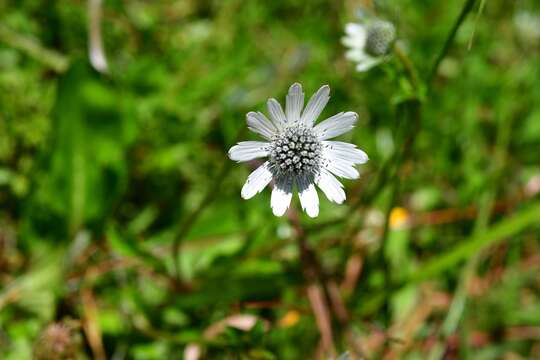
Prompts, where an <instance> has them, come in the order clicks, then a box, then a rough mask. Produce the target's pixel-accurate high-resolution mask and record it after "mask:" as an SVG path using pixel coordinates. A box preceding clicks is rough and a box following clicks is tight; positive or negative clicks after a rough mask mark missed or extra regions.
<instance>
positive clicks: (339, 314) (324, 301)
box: [289, 209, 363, 358]
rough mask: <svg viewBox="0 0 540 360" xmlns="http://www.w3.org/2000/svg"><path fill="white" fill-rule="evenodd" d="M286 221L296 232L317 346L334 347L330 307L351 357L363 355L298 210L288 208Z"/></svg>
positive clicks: (338, 293)
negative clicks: (311, 244)
mask: <svg viewBox="0 0 540 360" xmlns="http://www.w3.org/2000/svg"><path fill="white" fill-rule="evenodd" d="M289 221H290V222H291V225H292V226H293V228H294V230H295V233H296V238H297V241H298V248H299V253H300V262H301V266H302V272H303V274H304V278H305V280H306V282H307V283H308V289H307V291H308V298H309V300H310V303H311V306H312V308H313V312H314V315H315V318H316V321H317V326H318V327H319V331H320V333H321V338H322V339H321V340H322V343H321V345H322V346H323V348H324V349H326V350H329V349H328V346H330V351H331V353H332V354H333V353H334V349H335V346H334V342H333V336H332V327H331V317H330V315H331V313H330V310H332V313H333V314H334V316H335V318H336V320H337V321H338V322H339V324H340V325H341V327H342V328H343V331H344V333H345V336H346V338H347V340H348V342H349V345H350V346H351V351H352V352H353V356H354V357H353V358H361V357H362V354H363V351H362V346H361V344H360V342H359V341H358V340H357V339H356V337H355V336H354V334H353V332H352V329H351V326H350V316H349V312H348V310H347V307H346V306H345V303H344V301H343V299H342V296H341V293H340V289H339V287H338V285H337V284H336V282H335V281H334V280H332V279H329V278H328V276H327V275H326V273H325V271H324V269H323V267H322V265H321V262H320V261H319V259H318V257H317V254H316V252H315V251H314V250H313V249H312V248H311V247H310V246H309V244H308V241H307V236H306V233H305V231H304V229H303V227H302V225H301V224H300V219H299V216H298V212H297V211H296V210H295V209H291V210H290V211H289Z"/></svg>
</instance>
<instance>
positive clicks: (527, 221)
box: [405, 201, 540, 282]
mask: <svg viewBox="0 0 540 360" xmlns="http://www.w3.org/2000/svg"><path fill="white" fill-rule="evenodd" d="M539 222H540V201H536V202H534V203H533V204H532V205H530V206H528V207H527V208H525V209H523V210H521V211H519V212H517V213H516V214H515V215H513V216H512V217H510V218H509V219H507V220H502V221H501V222H499V223H498V224H496V225H494V226H493V227H491V228H489V229H487V230H486V231H485V232H483V233H480V234H477V235H474V236H472V237H471V238H470V239H468V240H466V241H465V242H463V243H462V244H459V245H457V246H456V247H455V248H454V249H452V250H450V251H448V252H446V253H444V254H443V255H441V256H438V257H436V258H435V259H433V260H430V261H428V262H427V263H426V264H425V265H423V266H421V267H420V268H419V269H418V270H417V271H416V272H415V273H413V274H412V275H411V276H409V277H408V279H407V280H406V281H405V282H418V281H422V280H426V279H429V278H432V277H433V276H435V275H437V274H440V273H441V272H443V271H445V270H447V269H449V268H451V267H452V266H454V265H455V264H456V263H458V262H460V261H461V260H464V259H466V258H468V257H470V256H472V255H474V254H476V253H477V252H478V251H480V250H482V249H483V248H485V247H487V246H491V245H494V244H497V243H499V242H500V241H502V240H503V239H504V238H507V237H509V236H512V235H516V234H517V233H519V232H520V231H522V230H524V229H525V228H527V227H529V226H532V225H536V224H538V223H539Z"/></svg>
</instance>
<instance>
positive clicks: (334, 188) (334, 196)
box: [315, 169, 345, 204]
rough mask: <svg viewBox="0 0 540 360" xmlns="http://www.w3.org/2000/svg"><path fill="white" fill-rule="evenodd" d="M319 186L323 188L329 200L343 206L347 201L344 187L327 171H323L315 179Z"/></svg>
mask: <svg viewBox="0 0 540 360" xmlns="http://www.w3.org/2000/svg"><path fill="white" fill-rule="evenodd" d="M315 182H316V183H317V186H319V188H321V190H322V191H323V192H324V194H325V195H326V197H327V198H328V200H330V201H333V202H335V203H338V204H341V203H343V201H345V191H343V185H342V184H341V183H340V182H339V181H338V180H337V179H336V178H335V177H334V175H332V174H330V173H329V172H328V171H327V170H325V169H321V172H320V173H319V175H318V176H317V178H316V179H315Z"/></svg>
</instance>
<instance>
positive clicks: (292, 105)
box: [229, 83, 368, 217]
mask: <svg viewBox="0 0 540 360" xmlns="http://www.w3.org/2000/svg"><path fill="white" fill-rule="evenodd" d="M329 94H330V87H329V86H328V85H324V86H322V87H321V88H320V89H319V90H318V91H317V92H316V93H315V95H313V96H312V97H311V99H310V100H309V102H308V104H307V106H306V108H305V109H304V111H302V108H303V107H304V93H303V92H302V86H301V85H300V84H298V83H296V84H293V85H292V86H291V87H290V88H289V93H288V95H287V101H286V107H285V112H284V111H283V109H282V108H281V105H280V104H279V102H277V100H276V99H269V100H268V103H267V105H268V112H269V114H270V119H271V120H268V118H267V117H266V116H265V115H264V114H263V113H261V112H250V113H248V114H247V124H248V128H249V129H250V130H251V131H253V132H255V133H257V134H259V135H261V136H262V137H263V138H264V139H265V140H266V141H242V142H240V143H238V144H237V145H235V146H233V147H232V148H231V149H230V150H229V157H230V158H231V159H232V160H235V161H238V162H242V161H250V160H253V159H255V158H262V157H267V158H268V160H267V161H266V162H265V163H264V164H262V165H261V166H259V167H258V168H257V169H256V170H255V171H253V172H252V173H251V174H250V175H249V177H248V179H247V181H246V183H245V185H244V187H243V188H242V192H241V194H242V197H243V198H244V199H250V198H252V197H253V196H255V195H256V194H258V193H259V192H261V191H262V190H263V189H264V188H265V187H266V185H268V183H270V181H271V180H274V189H273V190H272V196H271V201H270V205H271V207H272V210H273V213H274V215H276V216H282V215H283V214H285V212H286V211H287V209H288V208H289V205H290V202H291V198H292V193H293V187H294V186H296V187H297V190H298V193H299V197H300V203H301V205H302V209H303V210H305V211H306V212H307V214H308V215H309V216H310V217H316V216H317V215H318V214H319V197H318V195H317V190H315V186H314V184H317V185H318V186H319V188H320V189H321V190H322V191H323V192H324V194H325V195H326V197H327V198H328V199H329V200H330V201H334V202H336V203H338V204H341V203H342V202H343V201H344V200H345V192H344V191H343V185H342V184H341V183H340V182H339V181H338V180H337V179H336V178H335V177H334V175H337V176H340V177H344V178H346V179H357V178H358V177H359V173H358V171H357V170H356V169H355V168H354V165H355V164H363V163H365V162H367V161H368V156H367V155H366V153H365V152H363V151H362V150H360V149H357V148H356V146H355V145H353V144H349V143H344V142H341V141H329V140H328V139H332V138H334V137H336V136H339V135H341V134H344V133H346V132H348V131H350V130H351V129H352V128H353V127H354V124H355V123H356V120H357V119H358V115H357V114H356V113H354V112H341V113H339V114H337V115H334V116H332V117H330V118H328V119H326V120H324V121H322V122H320V123H319V124H317V125H315V121H316V120H317V118H318V117H319V115H320V114H321V112H322V111H323V109H324V107H325V106H326V104H327V103H328V100H329V99H330V96H329ZM332 174H334V175H332Z"/></svg>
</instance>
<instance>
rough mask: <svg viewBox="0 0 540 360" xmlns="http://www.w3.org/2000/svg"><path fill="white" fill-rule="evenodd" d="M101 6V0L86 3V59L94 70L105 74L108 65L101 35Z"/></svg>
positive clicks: (90, 0) (91, 0)
mask: <svg viewBox="0 0 540 360" xmlns="http://www.w3.org/2000/svg"><path fill="white" fill-rule="evenodd" d="M101 6H102V0H89V1H88V19H89V20H88V39H89V41H88V57H89V58H90V63H91V64H92V66H93V67H94V69H96V70H97V71H99V72H101V73H106V72H107V71H108V65H107V58H106V57H105V50H104V48H103V37H102V33H101V15H102V8H101Z"/></svg>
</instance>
